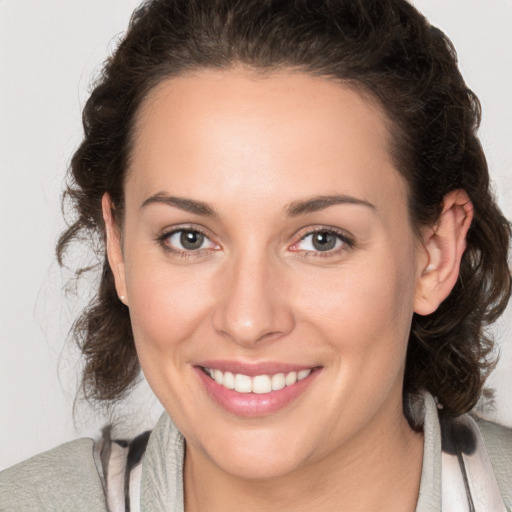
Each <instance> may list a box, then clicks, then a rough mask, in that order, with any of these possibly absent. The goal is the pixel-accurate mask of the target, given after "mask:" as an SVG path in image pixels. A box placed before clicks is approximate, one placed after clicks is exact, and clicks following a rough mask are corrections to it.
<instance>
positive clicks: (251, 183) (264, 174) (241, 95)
mask: <svg viewBox="0 0 512 512" xmlns="http://www.w3.org/2000/svg"><path fill="white" fill-rule="evenodd" d="M388 124H389V123H388V122H387V119H386V116H385V114H384V113H383V111H382V109H381V108H380V107H379V106H378V105H377V104H376V102H374V101H372V100H371V99H370V98H369V97H367V96H366V95H363V94H362V93H361V92H358V91H357V90H355V89H353V88H351V87H349V86H347V85H344V84H340V83H337V82H334V81H332V80H327V79H324V78H319V77H312V76H309V75H306V74H304V73H299V72H292V71H288V72H286V71H283V72H279V73H272V74H267V75H264V76H262V75H258V74H256V73H254V72H248V71H245V70H240V69H238V70H236V69H235V70H229V71H213V70H207V71H200V72H195V73H190V74H186V75H181V76H178V77H173V78H169V79H167V80H165V81H163V82H161V83H160V84H159V85H158V86H157V87H156V88H155V89H153V90H152V91H151V92H150V93H149V95H148V96H147V98H146V99H145V101H144V102H143V104H142V106H141V108H140V110H139V113H138V116H137V119H136V123H135V129H134V143H133V147H132V155H131V156H132V158H131V166H130V169H129V174H128V180H127V186H128V188H130V183H132V184H133V185H134V186H133V189H136V190H137V191H138V193H139V194H140V195H141V196H142V195H150V194H155V193H158V192H170V191H172V192H173V193H176V194H177V193H179V194H180V195H186V196H193V197H194V198H197V199H200V200H204V201H208V202H212V201H215V200H219V199H221V198H236V197H239V196H240V194H243V196H244V198H245V200H246V201H251V200H254V201H261V200H271V199H272V198H273V197H274V196H279V200H280V201H281V202H286V201H288V202H290V201H293V200H294V199H296V196H297V195H305V194H307V195H311V194H332V193H340V194H342V193H350V194H353V195H357V196H359V197H360V198H361V199H363V200H367V201H371V202H379V201H381V200H383V196H385V195H386V194H388V193H390V192H397V191H398V196H397V198H400V197H402V199H404V197H403V196H404V195H405V185H404V183H403V182H402V180H401V178H400V176H399V175H398V173H397V171H396V170H395V169H394V165H393V162H392V159H391V156H390V151H389V147H390V143H389V139H390V134H389V130H388ZM127 192H128V191H127ZM388 199H389V197H388Z"/></svg>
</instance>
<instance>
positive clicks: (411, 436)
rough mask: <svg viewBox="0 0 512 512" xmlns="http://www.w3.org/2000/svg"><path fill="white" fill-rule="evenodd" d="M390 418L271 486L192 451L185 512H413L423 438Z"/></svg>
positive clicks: (188, 461)
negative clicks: (241, 475)
mask: <svg viewBox="0 0 512 512" xmlns="http://www.w3.org/2000/svg"><path fill="white" fill-rule="evenodd" d="M388 416H389V418H382V416H380V415H379V417H376V418H375V419H374V421H372V424H371V425H368V426H367V428H365V430H364V432H359V433H358V434H357V435H356V436H354V437H353V438H352V439H350V440H349V441H348V442H347V443H345V444H344V445H343V446H341V447H340V448H339V449H338V450H337V451H336V452H334V453H330V454H329V455H328V456H326V457H323V458H321V459H320V460H317V461H314V462H311V463H309V464H307V465H305V466H303V467H301V468H300V469H297V470H296V471H293V472H291V473H289V474H286V475H282V476H279V477H274V478H271V479H258V480H248V479H243V478H238V477H237V476H234V475H231V474H229V473H226V472H224V471H222V470H220V469H219V468H218V466H215V465H214V464H213V463H205V461H204V459H203V458H202V457H201V456H200V455H199V454H196V453H194V451H193V450H188V449H187V453H186V458H185V474H184V478H185V482H184V483H185V498H186V501H185V510H186V512H199V511H201V512H204V511H208V512H217V511H223V512H231V511H233V512H235V511H237V512H238V511H239V510H240V509H243V510H244V511H247V512H252V511H261V510H267V511H269V512H272V511H279V512H286V511H288V510H290V511H292V510H293V511H294V512H302V511H308V512H309V511H311V510H318V511H322V512H330V511H336V512H340V511H345V510H346V511H365V512H370V511H379V512H387V511H388V510H389V511H390V512H391V511H393V512H413V511H414V510H415V508H416V502H417V498H418V492H419V485H420V478H421V465H422V457H423V434H421V433H416V432H414V431H413V430H412V429H411V428H410V427H409V425H408V423H407V420H406V419H405V417H404V416H403V415H402V413H401V411H395V413H394V414H391V415H389V414H388ZM384 420H387V421H384ZM383 421H384V423H383ZM202 459H203V460H202Z"/></svg>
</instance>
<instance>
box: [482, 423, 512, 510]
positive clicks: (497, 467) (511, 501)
mask: <svg viewBox="0 0 512 512" xmlns="http://www.w3.org/2000/svg"><path fill="white" fill-rule="evenodd" d="M475 421H476V423H477V425H478V428H479V429H480V432H481V433H482V437H483V438H484V441H485V447H486V448H487V453H488V454H489V458H490V459H491V463H492V466H493V468H494V472H495V474H496V480H497V481H498V485H499V487H500V491H501V494H502V496H503V499H504V501H505V503H507V506H512V429H510V428H507V427H504V426H502V425H498V424H497V423H492V422H490V421H487V420H483V419H480V418H475Z"/></svg>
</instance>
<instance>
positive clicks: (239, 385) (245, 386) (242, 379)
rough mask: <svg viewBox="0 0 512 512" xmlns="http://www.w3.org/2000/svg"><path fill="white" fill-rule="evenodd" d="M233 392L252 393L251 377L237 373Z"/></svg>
mask: <svg viewBox="0 0 512 512" xmlns="http://www.w3.org/2000/svg"><path fill="white" fill-rule="evenodd" d="M235 391H238V392H239V393H250V392H251V391H252V379H251V377H249V376H247V375H242V374H241V373H237V374H236V375H235Z"/></svg>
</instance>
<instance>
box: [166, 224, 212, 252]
mask: <svg viewBox="0 0 512 512" xmlns="http://www.w3.org/2000/svg"><path fill="white" fill-rule="evenodd" d="M182 232H186V233H198V234H200V235H202V236H203V237H204V238H205V240H209V241H210V243H212V244H213V243H214V242H212V241H211V239H210V237H209V236H208V235H207V234H206V233H205V232H204V231H203V230H202V229H199V228H198V227H195V226H194V227H192V226H180V227H178V228H174V229H172V230H170V231H165V232H164V233H162V234H161V235H159V236H158V237H157V238H156V241H157V242H158V244H159V245H160V246H161V247H162V248H163V249H164V251H166V252H169V253H171V254H172V255H173V256H177V257H179V258H194V257H198V256H199V255H204V252H205V251H209V249H196V250H186V249H183V250H180V249H175V248H174V247H172V246H171V245H169V244H168V243H166V241H167V240H169V238H170V237H171V236H172V235H175V234H177V233H182Z"/></svg>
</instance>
